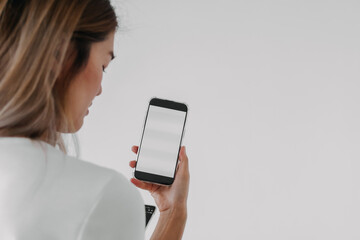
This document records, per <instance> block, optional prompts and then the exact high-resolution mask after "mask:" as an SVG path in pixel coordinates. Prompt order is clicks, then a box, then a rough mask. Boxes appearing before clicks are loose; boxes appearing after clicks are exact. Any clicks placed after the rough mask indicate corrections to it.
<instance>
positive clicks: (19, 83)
mask: <svg viewBox="0 0 360 240" xmlns="http://www.w3.org/2000/svg"><path fill="white" fill-rule="evenodd" d="M117 25H118V24H117V19H116V15H115V12H114V9H113V8H112V6H111V4H110V2H109V0H26V1H23V0H1V1H0V136H21V137H28V138H31V139H34V140H37V139H40V140H43V141H45V142H47V143H49V144H51V145H53V146H56V145H57V146H58V147H59V148H60V149H61V150H62V151H64V152H67V150H66V147H65V145H64V140H63V138H62V135H61V132H63V133H64V132H67V133H72V132H74V124H73V123H72V122H70V120H69V119H70V118H69V117H68V114H69V113H67V108H66V106H65V104H64V102H65V98H66V93H67V88H68V86H69V84H70V82H71V80H72V79H74V77H75V75H76V74H78V73H79V72H80V71H81V70H82V69H83V68H84V67H85V66H86V64H87V61H88V58H89V53H90V48H91V44H92V43H94V42H100V41H103V40H105V39H106V37H107V36H108V35H109V33H111V32H113V31H115V29H116V27H117Z"/></svg>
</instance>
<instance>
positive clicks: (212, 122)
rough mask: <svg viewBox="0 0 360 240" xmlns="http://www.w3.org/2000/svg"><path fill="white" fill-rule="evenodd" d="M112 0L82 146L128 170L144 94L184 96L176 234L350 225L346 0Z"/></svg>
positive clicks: (356, 128) (331, 235)
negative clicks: (183, 169)
mask: <svg viewBox="0 0 360 240" xmlns="http://www.w3.org/2000/svg"><path fill="white" fill-rule="evenodd" d="M114 4H115V5H116V7H117V12H118V14H119V17H120V21H121V29H120V30H119V31H118V33H117V36H116V46H115V51H116V52H115V54H116V56H117V57H116V59H115V60H114V61H113V63H111V65H110V66H109V68H108V70H107V73H106V74H105V75H104V79H103V93H102V95H101V96H99V97H97V98H96V99H95V101H94V104H93V106H92V107H91V108H90V114H89V115H88V116H87V117H86V119H85V123H84V126H83V128H82V129H81V130H80V132H79V134H78V135H79V138H80V144H81V154H82V158H83V159H85V160H87V161H90V162H94V163H97V164H99V165H102V166H106V167H110V168H114V169H116V170H118V171H120V172H122V173H123V174H124V175H125V176H127V177H128V178H130V177H131V176H132V170H131V169H130V168H129V167H128V162H129V161H130V160H132V159H135V155H134V154H132V153H131V151H130V148H131V146H132V145H134V144H138V143H139V142H140V137H141V131H142V126H143V121H144V117H145V111H146V108H147V104H148V101H149V99H150V98H151V97H153V96H157V97H161V98H168V99H172V100H177V101H183V102H186V103H187V104H188V105H189V107H190V112H189V118H188V125H187V131H186V135H185V139H184V144H185V145H186V146H187V150H188V155H189V158H190V168H191V169H190V170H191V186H190V195H189V201H188V210H189V213H188V221H187V226H186V230H185V233H184V237H183V239H186V240H192V239H247V240H251V239H259V240H260V239H276V240H282V239H284V240H288V239H292V240H296V239H299V240H300V239H301V240H302V239H327V240H330V239H347V240H349V239H360V231H359V226H360V204H359V202H360V124H359V123H360V106H359V101H360V95H359V94H360V81H359V77H360V2H359V1H358V0H341V1H340V0H328V1H325V0H305V1H296V0H268V1H265V0H221V1H220V0H218V1H215V0H191V1H190V0H181V1H169V0H152V1H148V0H121V1H117V2H115V3H114ZM141 193H142V195H143V198H144V201H145V202H146V203H148V204H153V203H154V202H153V200H152V198H151V197H150V195H149V194H148V193H147V192H144V191H141ZM157 218H158V215H156V216H155V219H153V220H152V222H151V224H150V226H149V227H148V229H147V239H148V238H149V237H150V234H151V232H152V230H153V228H154V226H155V224H156V221H157Z"/></svg>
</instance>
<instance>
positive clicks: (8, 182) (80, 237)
mask: <svg viewBox="0 0 360 240" xmlns="http://www.w3.org/2000/svg"><path fill="white" fill-rule="evenodd" d="M144 227H145V207H144V202H143V200H142V198H141V196H140V194H139V192H138V191H137V190H136V189H135V188H134V187H133V186H131V185H130V184H129V183H128V181H127V180H126V179H125V178H124V177H123V176H122V175H121V174H119V173H118V172H115V171H113V170H111V169H106V168H102V167H99V166H96V165H93V164H91V163H87V162H84V161H81V160H78V159H75V158H72V157H69V156H66V155H64V154H63V153H62V152H60V151H59V150H58V149H55V148H54V147H52V146H51V145H49V144H46V143H44V142H39V141H31V140H30V139H27V138H2V137H1V138H0V239H4V240H10V239H16V240H25V239H26V240H49V239H59V240H60V239H64V240H65V239H66V240H99V239H107V240H118V239H139V240H140V239H144Z"/></svg>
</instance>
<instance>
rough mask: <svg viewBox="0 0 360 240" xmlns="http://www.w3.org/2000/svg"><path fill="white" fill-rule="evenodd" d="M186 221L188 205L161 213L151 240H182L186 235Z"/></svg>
mask: <svg viewBox="0 0 360 240" xmlns="http://www.w3.org/2000/svg"><path fill="white" fill-rule="evenodd" d="M186 219H187V208H186V205H183V206H180V205H179V206H176V207H174V208H169V209H167V210H165V211H162V212H160V218H159V221H158V224H157V226H156V228H155V230H154V233H153V235H152V236H151V240H168V239H174V240H180V239H181V237H182V235H183V233H184V228H185V225H186Z"/></svg>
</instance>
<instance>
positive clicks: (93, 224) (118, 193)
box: [78, 171, 145, 240]
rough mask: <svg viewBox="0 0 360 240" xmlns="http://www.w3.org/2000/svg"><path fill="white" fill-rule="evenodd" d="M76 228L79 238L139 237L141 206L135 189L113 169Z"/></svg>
mask: <svg viewBox="0 0 360 240" xmlns="http://www.w3.org/2000/svg"><path fill="white" fill-rule="evenodd" d="M114 172H115V171H114ZM89 187H91V186H89ZM80 232H81V233H80V237H79V238H78V239H79V240H99V239H101V240H121V239H124V240H125V239H126V240H140V239H141V240H143V239H144V234H145V207H144V202H143V200H142V197H141V195H140V193H139V191H138V190H137V189H136V187H135V186H133V185H132V184H131V183H130V181H128V180H127V179H126V178H125V177H124V176H122V175H121V174H120V173H118V172H115V173H114V175H113V176H112V177H111V178H110V180H109V182H108V183H107V184H106V185H105V187H104V189H103V191H102V193H101V194H100V196H99V198H98V200H97V201H96V203H95V204H94V206H93V208H92V210H91V212H90V213H89V216H88V217H87V218H86V219H85V221H84V224H83V227H82V230H80Z"/></svg>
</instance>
